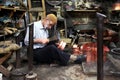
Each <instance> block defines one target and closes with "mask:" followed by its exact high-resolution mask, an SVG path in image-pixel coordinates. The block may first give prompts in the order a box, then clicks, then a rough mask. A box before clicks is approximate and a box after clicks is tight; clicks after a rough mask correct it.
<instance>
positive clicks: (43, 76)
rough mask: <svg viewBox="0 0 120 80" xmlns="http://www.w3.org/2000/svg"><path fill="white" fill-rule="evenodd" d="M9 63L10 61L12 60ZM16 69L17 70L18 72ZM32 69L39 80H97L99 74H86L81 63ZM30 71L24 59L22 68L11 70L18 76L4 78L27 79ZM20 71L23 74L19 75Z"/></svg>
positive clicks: (119, 79)
mask: <svg viewBox="0 0 120 80" xmlns="http://www.w3.org/2000/svg"><path fill="white" fill-rule="evenodd" d="M22 52H24V50H22ZM22 56H24V55H22ZM13 57H14V56H13ZM8 63H10V61H9V62H8ZM108 66H109V65H108ZM14 71H17V73H15V72H14ZM32 71H33V72H34V73H36V74H37V80H97V75H96V74H86V73H85V72H84V71H83V66H82V65H81V64H69V65H67V66H51V65H47V64H38V65H34V67H33V70H32ZM28 72H29V71H28V62H27V61H22V67H21V68H18V69H15V68H13V69H12V70H11V73H14V74H16V75H17V76H15V75H11V77H10V78H6V77H3V80H25V79H24V78H25V75H26V74H27V73H28ZM20 73H22V74H23V75H22V76H21V75H20V76H18V75H19V74H20ZM104 80H120V77H119V75H117V76H116V75H105V76H104Z"/></svg>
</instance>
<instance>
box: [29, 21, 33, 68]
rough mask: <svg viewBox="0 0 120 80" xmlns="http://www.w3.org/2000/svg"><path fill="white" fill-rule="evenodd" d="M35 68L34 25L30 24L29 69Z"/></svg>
mask: <svg viewBox="0 0 120 80" xmlns="http://www.w3.org/2000/svg"><path fill="white" fill-rule="evenodd" d="M32 68H33V23H31V24H29V46H28V69H29V70H32Z"/></svg>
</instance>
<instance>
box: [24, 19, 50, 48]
mask: <svg viewBox="0 0 120 80" xmlns="http://www.w3.org/2000/svg"><path fill="white" fill-rule="evenodd" d="M33 29H34V31H33V39H36V38H48V36H49V35H48V30H47V29H45V28H44V27H43V25H42V22H41V20H40V21H37V22H34V26H33ZM24 43H25V45H28V44H29V27H27V32H26V36H25V39H24ZM44 46H45V44H40V43H35V44H33V49H36V48H42V47H44Z"/></svg>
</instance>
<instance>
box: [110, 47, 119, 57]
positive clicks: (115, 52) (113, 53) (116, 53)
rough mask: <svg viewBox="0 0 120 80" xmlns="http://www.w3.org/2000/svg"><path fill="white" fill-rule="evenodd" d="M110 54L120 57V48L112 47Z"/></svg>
mask: <svg viewBox="0 0 120 80" xmlns="http://www.w3.org/2000/svg"><path fill="white" fill-rule="evenodd" d="M110 54H111V55H112V56H113V57H114V58H116V59H120V48H113V49H111V52H110Z"/></svg>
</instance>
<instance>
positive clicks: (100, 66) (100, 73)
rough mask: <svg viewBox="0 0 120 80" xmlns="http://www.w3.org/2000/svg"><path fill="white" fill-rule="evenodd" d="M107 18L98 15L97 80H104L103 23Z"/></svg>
mask: <svg viewBox="0 0 120 80" xmlns="http://www.w3.org/2000/svg"><path fill="white" fill-rule="evenodd" d="M105 17H106V16H105V15H103V14H101V13H97V80H103V78H104V72H103V21H104V18H105Z"/></svg>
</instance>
